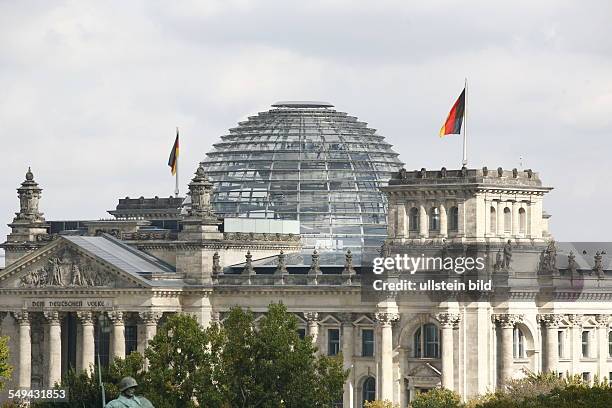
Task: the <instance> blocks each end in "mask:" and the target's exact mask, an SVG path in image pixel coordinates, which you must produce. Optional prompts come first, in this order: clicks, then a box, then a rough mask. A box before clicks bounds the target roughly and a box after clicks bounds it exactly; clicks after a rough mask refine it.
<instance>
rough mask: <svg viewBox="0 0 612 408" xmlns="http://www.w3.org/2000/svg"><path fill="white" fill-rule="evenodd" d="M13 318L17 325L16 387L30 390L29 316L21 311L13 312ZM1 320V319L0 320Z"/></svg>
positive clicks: (30, 344)
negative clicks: (17, 365)
mask: <svg viewBox="0 0 612 408" xmlns="http://www.w3.org/2000/svg"><path fill="white" fill-rule="evenodd" d="M13 317H14V318H15V320H16V321H17V323H18V324H19V333H18V336H19V351H18V356H17V359H18V360H17V361H18V364H19V367H17V372H18V376H17V386H18V387H19V388H30V387H31V386H32V338H31V336H30V315H29V313H28V312H27V311H25V310H22V311H19V312H14V313H13ZM0 320H1V319H0Z"/></svg>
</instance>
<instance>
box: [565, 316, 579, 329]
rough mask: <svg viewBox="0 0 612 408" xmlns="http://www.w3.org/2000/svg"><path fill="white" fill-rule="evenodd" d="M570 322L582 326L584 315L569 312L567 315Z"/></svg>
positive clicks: (575, 325)
mask: <svg viewBox="0 0 612 408" xmlns="http://www.w3.org/2000/svg"><path fill="white" fill-rule="evenodd" d="M565 317H567V320H569V322H570V324H571V325H572V326H574V327H582V315H581V314H568V315H565Z"/></svg>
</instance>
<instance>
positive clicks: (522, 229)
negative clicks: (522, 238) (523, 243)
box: [519, 208, 527, 234]
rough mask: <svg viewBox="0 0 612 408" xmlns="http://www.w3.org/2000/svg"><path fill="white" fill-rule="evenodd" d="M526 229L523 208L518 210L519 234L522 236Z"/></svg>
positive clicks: (525, 215)
mask: <svg viewBox="0 0 612 408" xmlns="http://www.w3.org/2000/svg"><path fill="white" fill-rule="evenodd" d="M526 229H527V213H526V212H525V209H524V208H519V232H520V233H521V234H524V233H525V232H526V231H525V230H526Z"/></svg>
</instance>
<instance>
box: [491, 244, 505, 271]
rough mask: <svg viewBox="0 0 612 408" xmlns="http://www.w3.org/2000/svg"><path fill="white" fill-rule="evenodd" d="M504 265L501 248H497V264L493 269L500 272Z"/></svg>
mask: <svg viewBox="0 0 612 408" xmlns="http://www.w3.org/2000/svg"><path fill="white" fill-rule="evenodd" d="M503 266H504V260H503V256H502V252H501V249H499V250H497V255H495V266H494V268H493V269H494V270H495V272H499V271H501V269H502V267H503Z"/></svg>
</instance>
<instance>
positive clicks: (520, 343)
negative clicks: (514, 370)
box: [513, 327, 527, 358]
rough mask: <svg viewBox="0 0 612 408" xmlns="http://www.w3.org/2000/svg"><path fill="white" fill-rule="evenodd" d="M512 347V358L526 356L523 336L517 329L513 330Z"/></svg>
mask: <svg viewBox="0 0 612 408" xmlns="http://www.w3.org/2000/svg"><path fill="white" fill-rule="evenodd" d="M513 345H514V347H513V349H514V352H513V355H514V358H525V357H526V356H527V354H526V353H525V335H524V334H523V331H522V330H521V329H520V328H518V327H515V328H514V341H513Z"/></svg>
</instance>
